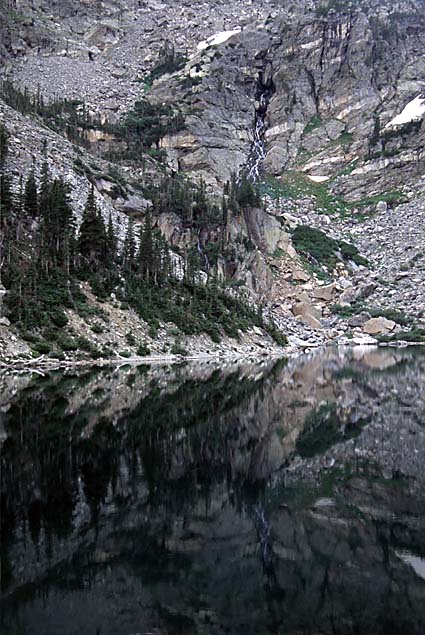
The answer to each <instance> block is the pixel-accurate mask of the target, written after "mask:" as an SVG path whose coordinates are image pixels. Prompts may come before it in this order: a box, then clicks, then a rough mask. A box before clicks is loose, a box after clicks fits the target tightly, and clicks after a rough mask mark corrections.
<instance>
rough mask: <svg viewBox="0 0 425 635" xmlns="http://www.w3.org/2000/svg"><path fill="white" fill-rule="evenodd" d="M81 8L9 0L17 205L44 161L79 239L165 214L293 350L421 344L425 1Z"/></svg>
mask: <svg viewBox="0 0 425 635" xmlns="http://www.w3.org/2000/svg"><path fill="white" fill-rule="evenodd" d="M77 4H78V6H76V3H74V2H54V1H53V0H40V1H39V2H37V3H35V2H32V1H29V0H21V1H19V2H18V1H17V0H9V1H7V2H3V3H2V4H1V8H0V32H1V42H2V44H1V48H0V58H1V60H2V61H3V66H2V69H1V75H2V78H3V84H2V88H1V91H0V123H3V125H4V127H5V129H6V131H7V134H8V137H9V138H8V144H9V151H8V155H7V158H6V162H5V170H6V172H7V174H9V175H12V176H13V177H14V179H15V186H14V187H15V191H16V192H17V191H18V179H19V176H20V175H23V176H24V179H26V178H27V176H28V174H29V173H30V172H31V171H32V170H35V172H36V175H38V176H39V177H40V178H41V165H42V163H43V160H45V159H46V156H47V158H48V162H49V168H50V173H51V175H52V177H55V178H59V177H60V178H64V179H65V181H66V183H68V184H69V185H70V186H71V191H70V197H71V201H72V208H73V211H74V213H75V215H76V218H77V221H78V222H77V224H78V223H79V222H80V219H81V217H82V214H83V210H84V206H85V203H86V199H87V196H88V193H89V191H90V188H91V186H92V185H94V187H95V190H94V197H95V201H96V205H97V207H98V208H99V209H100V210H101V212H102V214H103V217H104V219H105V221H107V220H108V218H110V219H111V223H112V226H113V229H114V232H115V235H116V236H117V237H118V239H119V241H121V243H122V241H124V239H125V235H126V232H127V233H128V220H127V219H128V218H130V219H132V221H134V222H135V223H136V225H137V224H139V223H142V225H143V223H145V219H146V210H147V209H150V210H151V212H152V222H153V224H154V226H155V227H157V228H159V229H160V230H161V233H162V236H163V237H164V238H165V240H166V241H167V244H168V245H169V246H170V248H171V252H172V254H174V255H173V256H172V258H173V262H174V263H175V269H176V271H175V272H174V273H175V275H177V277H178V276H179V275H180V274H179V273H178V271H180V270H181V269H184V267H185V263H187V262H188V260H190V253H191V252H190V250H191V249H192V250H193V252H194V253H195V254H196V262H194V266H195V269H197V270H198V274H197V279H198V282H199V281H200V280H201V279H204V277H205V278H208V279H210V278H212V277H214V278H217V279H218V280H221V281H224V282H225V284H226V285H227V286H229V284H230V287H231V289H232V293H235V289H243V291H244V295H245V297H246V296H247V297H249V298H250V300H249V301H250V302H251V301H253V302H255V303H256V304H261V306H262V307H263V308H262V312H263V317H265V318H266V319H269V318H270V317H271V316H272V317H273V319H274V321H275V322H276V323H277V324H278V325H279V327H280V328H281V329H282V330H283V331H284V332H285V333H286V334H287V335H288V337H289V343H290V347H291V348H293V349H295V348H300V347H302V348H311V347H314V346H317V345H319V344H322V343H325V342H329V341H338V342H349V341H351V340H353V339H354V341H359V342H360V341H361V342H364V341H371V339H370V338H371V336H372V337H375V336H376V335H378V336H383V337H385V336H390V337H396V338H398V339H408V340H412V339H414V340H421V339H422V338H423V337H424V331H423V326H424V324H423V311H424V310H425V305H424V297H425V296H424V291H425V288H424V287H425V278H424V274H423V270H422V267H423V242H424V230H423V223H422V222H421V220H422V219H423V217H424V215H425V194H424V179H423V174H424V166H425V150H424V147H425V126H424V123H423V122H424V115H425V57H424V54H423V51H424V50H425V2H424V1H423V0H406V1H400V2H389V1H388V2H387V1H386V0H369V1H352V2H346V1H344V0H331V1H329V2H326V1H314V0H303V1H301V2H297V3H291V2H287V1H286V0H284V1H281V2H277V1H276V2H273V1H268V0H262V1H260V2H255V3H251V2H248V1H246V0H236V2H233V3H231V5H230V6H229V4H228V3H226V2H219V1H216V2H195V3H193V2H175V1H174V0H169V1H168V2H165V1H164V2H160V1H152V2H149V1H145V2H143V1H131V2H130V1H128V0H127V1H126V0H120V1H119V2H108V1H105V2H88V1H87V2H85V1H80V2H78V3H77ZM64 100H66V101H64ZM183 182H184V183H185V185H184V186H183V185H180V184H181V183H183ZM188 183H189V184H192V185H190V186H187V184H188ZM196 184H198V185H196ZM199 184H200V185H199ZM186 187H191V188H195V189H194V190H193V192H195V193H192V195H191V197H192V198H190V200H191V202H190V203H188V202H187V200H186V199H185V195H184V192H183V190H184V188H186ZM198 187H199V188H200V190H199V191H198V190H196V188H198ZM179 188H180V189H179ZM196 192H198V194H197V193H196ZM205 197H206V199H208V203H207V202H205V201H206V199H205V201H204V198H205ZM164 198H166V202H164ZM186 198H187V197H186ZM195 199H196V200H195ZM201 199H202V201H201ZM185 201H186V202H185ZM202 210H204V211H202ZM136 233H137V232H136ZM136 242H137V241H136ZM187 254H189V256H188V255H187ZM120 258H121V259H122V256H120ZM120 258H118V260H120ZM176 263H177V264H176ZM176 272H177V273H176ZM9 317H10V316H9ZM114 319H116V318H114V317H113V316H112V322H113V321H114ZM160 321H161V319H160ZM6 322H8V320H7V321H6ZM6 327H7V324H6V326H3V327H0V328H3V330H4V332H3V337H4V338H5V339H7V334H6V331H5V328H6ZM74 328H76V327H75V326H74ZM77 332H79V331H78V329H77ZM142 332H143V333H144V331H143V329H142ZM144 337H145V338H146V337H150V336H148V335H147V334H146V333H145V334H144ZM98 343H99V342H98ZM103 345H104V343H103ZM113 345H114V347H116V346H118V343H117V342H115V341H114V342H113ZM250 345H251V342H250ZM3 346H4V347H5V344H3ZM150 346H151V347H152V346H155V337H153V338H152V340H150ZM203 346H204V349H205V346H208V344H206V345H203ZM204 349H203V350H204ZM9 352H10V349H9Z"/></svg>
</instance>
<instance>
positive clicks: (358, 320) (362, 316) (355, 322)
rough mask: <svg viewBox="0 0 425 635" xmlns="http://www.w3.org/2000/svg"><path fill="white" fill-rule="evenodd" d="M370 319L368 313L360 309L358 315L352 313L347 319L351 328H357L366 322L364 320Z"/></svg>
mask: <svg viewBox="0 0 425 635" xmlns="http://www.w3.org/2000/svg"><path fill="white" fill-rule="evenodd" d="M370 319H371V315H370V313H368V312H367V311H362V312H361V313H359V314H358V315H353V317H352V318H350V319H349V320H348V326H351V327H352V328H357V327H359V326H363V325H364V324H366V322H367V321H368V320H370Z"/></svg>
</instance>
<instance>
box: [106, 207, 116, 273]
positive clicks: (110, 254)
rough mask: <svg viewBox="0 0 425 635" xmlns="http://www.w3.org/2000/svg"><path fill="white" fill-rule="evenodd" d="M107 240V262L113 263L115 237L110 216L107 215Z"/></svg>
mask: <svg viewBox="0 0 425 635" xmlns="http://www.w3.org/2000/svg"><path fill="white" fill-rule="evenodd" d="M106 235H107V238H108V260H109V261H110V262H111V263H113V262H114V261H115V258H116V256H117V237H116V236H115V231H114V226H113V224H112V215H111V214H109V219H108V228H107V230H106Z"/></svg>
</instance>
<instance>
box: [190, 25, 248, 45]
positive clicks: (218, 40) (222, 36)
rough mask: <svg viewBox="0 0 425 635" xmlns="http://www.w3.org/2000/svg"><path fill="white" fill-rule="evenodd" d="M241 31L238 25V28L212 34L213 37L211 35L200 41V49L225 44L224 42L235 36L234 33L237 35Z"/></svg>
mask: <svg viewBox="0 0 425 635" xmlns="http://www.w3.org/2000/svg"><path fill="white" fill-rule="evenodd" d="M240 32H241V28H240V27H238V28H237V29H234V30H233V31H220V33H216V34H215V35H211V37H209V38H208V39H206V40H203V41H202V42H199V44H198V51H203V50H204V49H207V48H208V47H209V46H217V45H218V44H224V42H227V40H229V39H230V38H231V37H233V35H236V34H237V33H240Z"/></svg>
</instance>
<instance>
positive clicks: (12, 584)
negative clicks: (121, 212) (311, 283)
mask: <svg viewBox="0 0 425 635" xmlns="http://www.w3.org/2000/svg"><path fill="white" fill-rule="evenodd" d="M424 379H425V355H424V353H423V352H422V350H416V349H408V350H407V349H404V350H383V351H373V350H372V351H370V350H369V351H368V350H366V351H356V350H354V351H348V350H347V351H329V352H327V353H326V354H321V355H318V356H305V357H304V358H303V359H302V360H301V361H296V360H293V361H291V362H289V363H288V364H284V363H283V362H279V363H277V364H276V363H273V364H266V363H264V364H262V365H250V364H246V365H241V366H234V365H232V366H229V367H225V368H217V367H215V366H214V365H207V364H206V365H201V366H192V365H187V366H182V367H172V368H148V367H141V368H121V369H107V370H105V369H103V370H100V369H89V370H86V371H82V372H81V371H79V372H76V371H68V372H64V373H51V374H49V375H47V376H44V377H42V376H37V377H31V376H22V375H21V376H13V377H12V376H8V377H6V376H4V377H0V387H1V393H0V394H1V397H0V409H1V412H2V415H1V416H2V424H3V426H4V430H5V433H6V439H5V441H4V444H3V451H2V457H1V465H2V479H1V511H2V515H1V520H2V523H1V558H2V580H1V581H2V599H1V600H0V632H1V633H3V632H4V633H11V634H14V633H16V634H18V633H20V634H21V633H28V634H30V633H31V635H33V634H34V635H38V634H40V635H50V634H52V635H53V634H56V633H61V634H69V635H71V634H73V633H80V634H85V633H90V634H91V633H93V635H94V634H95V633H101V634H102V635H103V634H108V635H109V634H112V633H114V634H115V633H119V634H121V633H122V634H128V635H130V634H133V633H155V634H162V633H167V634H168V633H170V634H174V633H188V634H191V633H194V634H198V633H211V634H214V635H215V634H217V635H218V634H222V633H232V634H233V633H235V634H239V633H244V635H245V634H250V633H252V634H254V633H255V634H262V633H282V634H283V633H285V634H286V633H289V634H294V635H295V634H297V635H299V634H301V633H302V634H310V633H311V634H313V633H314V634H317V633H326V634H327V633H338V634H339V633H341V634H344V635H345V634H347V635H348V634H350V635H351V634H354V633H362V634H365V633H374V634H384V633H385V634H396V633H400V634H402V633H403V635H406V634H407V633H409V634H413V635H415V634H418V635H419V634H420V635H423V633H424V632H425V603H424V600H425V581H424V579H423V575H421V571H422V568H423V562H424V557H425V534H424V529H425V491H424V487H423V485H424V479H425V476H424V474H425V472H424V457H425V454H424V451H425V429H424V422H425V418H424V414H425V382H424Z"/></svg>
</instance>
